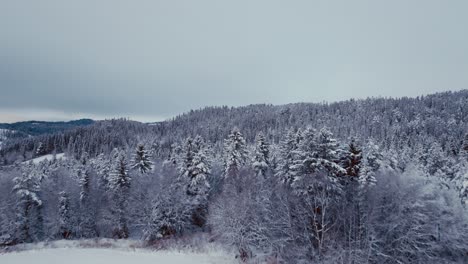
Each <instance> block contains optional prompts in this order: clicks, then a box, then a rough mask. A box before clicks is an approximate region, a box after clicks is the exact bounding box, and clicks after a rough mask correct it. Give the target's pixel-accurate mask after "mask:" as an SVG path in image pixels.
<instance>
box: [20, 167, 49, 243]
mask: <svg viewBox="0 0 468 264" xmlns="http://www.w3.org/2000/svg"><path fill="white" fill-rule="evenodd" d="M13 182H14V186H13V191H14V192H15V193H16V196H17V203H16V218H17V219H16V235H15V241H16V242H19V243H22V242H33V241H36V240H37V232H38V230H36V227H37V224H38V222H39V224H41V219H38V218H37V216H38V214H37V211H38V210H40V209H41V206H42V200H41V199H40V197H39V195H38V193H39V191H40V189H41V186H40V181H39V179H38V177H37V175H36V174H35V173H34V167H33V165H32V164H29V165H27V166H26V167H23V171H22V173H21V176H19V177H15V178H14V179H13Z"/></svg>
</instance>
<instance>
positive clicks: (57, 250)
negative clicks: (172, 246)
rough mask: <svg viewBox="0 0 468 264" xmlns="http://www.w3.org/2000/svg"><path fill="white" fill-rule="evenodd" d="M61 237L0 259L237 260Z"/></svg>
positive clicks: (96, 262) (141, 263)
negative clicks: (59, 239)
mask: <svg viewBox="0 0 468 264" xmlns="http://www.w3.org/2000/svg"><path fill="white" fill-rule="evenodd" d="M122 242H123V243H118V244H116V243H113V242H109V241H106V242H104V243H102V242H101V243H94V242H89V243H87V242H83V241H74V242H73V241H70V242H68V241H58V242H53V243H51V244H47V243H39V244H30V245H27V246H26V245H24V246H23V247H19V248H17V249H13V250H12V252H9V253H4V254H1V253H0V263H2V264H3V263H5V264H7V263H8V264H10V263H11V264H29V263H34V264H59V263H60V264H62V263H67V264H84V263H86V264H107V263H112V264H121V263H138V264H150V263H151V264H155V263H173V264H209V263H219V264H223V263H226V264H231V263H232V264H234V263H238V262H236V260H235V258H234V257H233V256H232V255H230V254H228V253H226V252H225V251H223V250H220V249H215V248H212V249H209V250H206V251H204V252H193V251H190V250H184V251H177V250H157V251H153V250H150V249H145V248H141V247H139V244H138V243H132V242H131V241H122Z"/></svg>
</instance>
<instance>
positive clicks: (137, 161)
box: [131, 144, 153, 174]
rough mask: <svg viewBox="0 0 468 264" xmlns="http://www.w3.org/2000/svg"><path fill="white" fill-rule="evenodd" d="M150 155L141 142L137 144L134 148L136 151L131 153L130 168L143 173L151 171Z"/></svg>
mask: <svg viewBox="0 0 468 264" xmlns="http://www.w3.org/2000/svg"><path fill="white" fill-rule="evenodd" d="M150 159H151V156H150V155H149V154H148V152H147V151H146V149H145V146H144V145H143V144H139V145H138V146H137V148H136V152H135V154H134V155H133V159H132V165H131V168H132V169H135V170H138V171H139V172H140V173H141V174H145V173H147V172H149V171H151V166H152V165H153V162H151V160H150Z"/></svg>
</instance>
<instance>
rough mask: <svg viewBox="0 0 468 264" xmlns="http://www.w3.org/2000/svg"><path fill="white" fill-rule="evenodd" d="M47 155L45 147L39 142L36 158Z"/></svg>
mask: <svg viewBox="0 0 468 264" xmlns="http://www.w3.org/2000/svg"><path fill="white" fill-rule="evenodd" d="M44 154H45V147H44V144H43V143H42V142H39V145H38V146H37V148H36V156H41V155H44Z"/></svg>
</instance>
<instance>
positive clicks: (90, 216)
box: [76, 152, 97, 238]
mask: <svg viewBox="0 0 468 264" xmlns="http://www.w3.org/2000/svg"><path fill="white" fill-rule="evenodd" d="M88 159H89V157H88V154H87V153H86V152H84V153H83V154H82V156H81V159H80V163H79V164H78V168H77V169H76V172H77V178H78V183H79V187H80V197H79V205H80V216H79V219H80V224H79V235H80V236H81V237H83V238H92V237H95V236H96V235H97V231H96V220H95V219H94V212H93V204H92V200H91V191H92V188H91V172H90V164H89V163H88V162H89V160H88Z"/></svg>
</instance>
